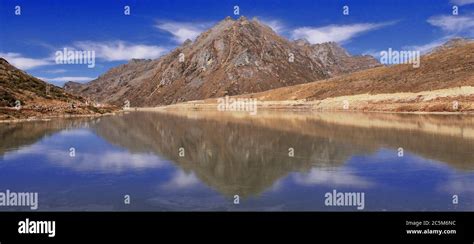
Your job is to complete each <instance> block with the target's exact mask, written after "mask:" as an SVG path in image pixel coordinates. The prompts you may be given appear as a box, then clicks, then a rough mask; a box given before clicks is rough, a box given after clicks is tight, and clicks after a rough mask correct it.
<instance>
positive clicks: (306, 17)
mask: <svg viewBox="0 0 474 244" xmlns="http://www.w3.org/2000/svg"><path fill="white" fill-rule="evenodd" d="M126 5H127V6H130V12H131V14H130V15H129V16H127V15H124V6H126ZM236 5H237V6H239V8H240V9H239V10H240V15H244V16H246V17H248V18H252V17H257V18H259V19H260V20H261V21H262V22H264V23H267V24H268V25H270V26H271V27H272V28H273V29H274V30H275V31H277V32H278V33H279V34H281V35H283V36H285V37H286V38H288V39H290V40H291V39H297V38H306V39H307V40H308V41H310V42H312V43H319V42H324V41H336V42H338V43H339V44H341V45H342V46H343V47H344V48H346V49H347V50H348V51H349V52H350V53H351V54H372V55H377V53H379V52H380V51H381V50H387V49H388V48H392V49H396V50H407V49H408V50H420V51H422V52H424V51H427V50H429V49H430V48H432V47H434V46H437V45H440V44H442V43H443V42H445V41H446V40H448V39H449V38H452V37H454V36H462V37H471V38H472V37H474V0H417V1H413V0H385V1H375V0H372V1H369V0H320V1H317V0H307V1H304V0H300V1H296V0H285V1H277V0H273V1H270V0H259V1H256V0H222V1H217V0H207V1H205V0H201V1H198V0H194V1H191V0H189V1H185V0H156V1H152V0H102V1H98V0H95V1H93V0H82V1H78V0H77V1H72V0H70V1H60V0H0V30H1V32H0V55H1V56H2V57H4V58H6V59H7V60H8V61H9V62H10V63H12V64H13V65H15V66H17V67H19V68H21V69H23V70H26V71H27V72H28V73H30V74H32V75H34V76H37V77H40V78H43V79H44V80H47V81H49V82H51V83H54V84H57V85H62V84H63V83H64V82H65V81H67V80H74V81H79V82H86V81H89V80H91V79H94V78H96V77H97V76H99V75H100V74H103V73H104V72H106V71H107V70H108V69H110V68H112V67H114V66H117V65H119V64H123V63H126V62H127V61H128V60H129V59H131V58H158V57H160V56H161V55H164V54H166V53H167V52H168V51H170V50H172V49H173V48H175V47H177V46H178V45H180V44H181V43H182V41H183V40H185V39H186V38H190V39H193V38H194V37H195V36H196V35H198V34H199V33H200V32H202V31H203V30H205V29H207V28H209V27H211V26H212V25H213V24H215V23H217V22H218V21H220V20H222V19H224V18H225V17H226V16H231V17H234V18H238V17H239V16H235V15H234V6H236ZM344 5H347V6H348V7H349V15H343V6H344ZM453 5H456V6H458V8H459V15H457V16H454V15H453V14H452V11H453ZM16 6H20V7H21V15H15V7H16ZM65 47H67V48H70V49H71V50H93V51H95V54H96V62H95V67H93V68H88V67H87V65H86V64H57V63H56V62H55V60H54V57H55V56H54V54H55V52H56V51H60V50H63V48H65Z"/></svg>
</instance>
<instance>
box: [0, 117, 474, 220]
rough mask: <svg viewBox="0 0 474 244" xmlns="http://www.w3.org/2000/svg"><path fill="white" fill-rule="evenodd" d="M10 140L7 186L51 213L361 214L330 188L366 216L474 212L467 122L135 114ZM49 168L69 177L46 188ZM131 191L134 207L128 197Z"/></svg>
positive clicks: (4, 145)
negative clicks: (336, 200) (331, 198)
mask: <svg viewBox="0 0 474 244" xmlns="http://www.w3.org/2000/svg"><path fill="white" fill-rule="evenodd" d="M0 134H1V135H2V138H4V140H2V142H1V143H0V155H2V156H1V157H2V158H1V160H0V176H6V175H9V176H10V177H2V178H0V186H1V187H2V188H5V187H9V188H13V187H15V186H16V187H20V188H21V187H23V188H28V189H30V188H34V189H38V191H42V192H44V195H46V196H48V197H47V199H46V200H45V201H46V202H47V204H46V207H47V208H48V209H50V210H57V209H65V210H69V209H78V208H79V209H83V210H96V209H100V210H103V209H108V210H322V211H338V210H354V209H351V208H328V207H326V206H324V204H323V202H324V198H323V196H324V193H325V192H327V191H331V190H332V189H338V190H339V189H340V190H347V191H363V192H365V193H366V194H367V197H366V199H367V200H366V201H368V202H367V203H366V210H472V209H474V207H473V203H474V192H473V191H472V189H474V173H473V169H474V161H473V160H474V155H473V154H474V153H473V150H472V149H473V146H474V144H473V143H474V118H473V117H469V116H461V115H459V116H457V115H456V116H453V115H450V116H445V115H436V116H434V115H432V116H427V115H396V114H359V113H282V112H267V113H259V114H258V116H249V115H246V114H244V113H242V114H240V113H215V112H205V111H201V112H187V113H182V112H132V113H126V114H122V115H119V116H109V117H102V118H99V119H63V120H54V121H42V122H29V123H16V124H5V125H2V126H1V127H0ZM70 147H74V148H75V150H76V155H75V157H70V155H69V148H70ZM180 148H183V149H184V156H182V157H181V156H180V155H179V150H180ZM290 148H291V149H293V150H294V157H291V156H290V155H289V149H290ZM399 148H403V151H404V156H403V157H399V155H398V149H399ZM291 149H290V150H291ZM33 163H35V165H32V164H33ZM39 173H46V174H48V175H50V177H52V178H53V179H55V180H56V181H57V182H60V183H64V181H66V182H67V180H65V179H64V176H67V177H68V179H69V180H70V181H71V182H69V184H64V185H61V184H60V185H59V186H54V187H51V186H47V185H45V184H44V183H43V182H42V181H41V180H40V179H39V177H38V176H35V175H37V174H39ZM15 175H16V176H17V177H16V178H15V177H14V176H15ZM22 177H30V178H29V179H31V181H30V184H25V183H20V182H19V180H20V179H21V178H22ZM3 186H5V187H3ZM55 191H61V192H67V194H64V195H58V194H57V193H55ZM100 192H110V193H109V194H103V195H102V196H100V197H98V199H95V198H93V197H92V195H94V194H99V195H100ZM127 192H128V193H130V192H132V193H133V195H134V196H136V197H137V198H138V199H137V200H135V204H133V206H124V205H123V204H122V203H121V202H120V197H121V196H122V195H121V194H124V193H127ZM73 194H75V195H74V196H72V195H73ZM236 194H238V195H239V196H241V197H242V204H240V205H233V204H232V196H234V195H236ZM453 194H460V195H462V198H461V199H462V201H461V202H460V203H459V204H458V205H453V204H452V202H451V199H452V195H453ZM73 200H74V201H73ZM57 201H59V202H63V204H60V203H57ZM46 207H45V208H46ZM43 209H44V208H43ZM0 210H2V209H0Z"/></svg>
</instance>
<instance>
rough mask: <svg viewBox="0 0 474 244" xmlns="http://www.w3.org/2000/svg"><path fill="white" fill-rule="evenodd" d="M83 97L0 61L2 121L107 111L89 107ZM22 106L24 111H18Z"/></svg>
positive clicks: (0, 59) (0, 110)
mask: <svg viewBox="0 0 474 244" xmlns="http://www.w3.org/2000/svg"><path fill="white" fill-rule="evenodd" d="M85 102H86V100H85V99H84V98H82V97H79V96H76V95H72V94H70V93H68V92H66V91H65V90H64V89H62V88H60V87H57V86H54V85H51V84H48V83H46V82H44V81H42V80H40V79H38V78H35V77H33V76H31V75H29V74H27V73H26V72H24V71H22V70H20V69H17V68H16V67H14V66H13V65H11V64H10V63H8V61H7V60H5V59H4V58H0V119H19V118H21V119H23V118H30V117H40V116H57V115H64V114H71V115H72V114H94V113H102V112H105V111H106V110H104V109H99V108H94V107H92V106H89V105H87V104H86V103H85ZM17 105H20V107H18V108H21V109H16V106H17Z"/></svg>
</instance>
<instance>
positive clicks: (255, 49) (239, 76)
mask: <svg viewBox="0 0 474 244" xmlns="http://www.w3.org/2000/svg"><path fill="white" fill-rule="evenodd" d="M378 65H379V63H378V62H377V61H376V60H375V59H374V58H373V57H370V56H360V57H351V56H350V55H349V54H348V53H347V52H346V51H345V50H343V49H342V48H341V47H339V46H338V45H337V44H335V43H325V44H320V45H310V44H309V43H306V42H304V41H301V40H299V41H294V42H291V41H289V40H287V39H285V38H282V37H280V36H279V35H278V34H276V33H275V32H274V31H273V30H272V29H271V28H270V27H268V26H266V25H264V24H262V23H261V22H259V21H258V20H257V19H253V20H248V19H246V18H245V17H241V18H239V19H238V20H233V19H231V18H230V17H227V18H226V19H224V20H223V21H221V22H219V23H218V24H217V25H215V26H214V27H212V28H211V29H209V30H208V31H206V32H204V33H202V34H201V35H200V36H199V37H197V39H196V40H195V41H194V42H191V41H186V42H185V43H183V45H181V46H180V47H178V48H176V49H175V50H173V51H172V52H171V53H169V54H168V55H166V56H163V57H162V58H160V59H157V60H132V61H131V62H129V63H127V64H124V65H121V66H118V67H116V68H113V69H111V70H109V71H108V72H106V73H105V74H104V75H102V76H100V77H99V78H98V79H96V80H94V81H91V82H90V83H88V84H86V85H85V86H84V87H83V88H82V89H80V90H79V91H77V90H75V89H69V88H68V87H66V89H68V90H69V91H71V92H74V93H76V94H80V95H84V96H87V97H89V98H91V99H92V100H96V101H100V102H107V103H113V104H117V105H119V104H123V103H124V102H125V101H126V100H129V101H130V103H131V106H156V105H162V104H171V103H177V102H182V101H189V100H198V99H205V98H211V97H221V96H224V95H237V94H246V93H252V92H260V91H265V90H269V89H274V88H279V87H285V86H290V85H295V84H301V83H307V82H311V81H316V80H321V79H327V78H330V77H334V76H337V75H340V74H344V73H348V72H353V71H356V70H361V69H365V68H370V67H374V66H378Z"/></svg>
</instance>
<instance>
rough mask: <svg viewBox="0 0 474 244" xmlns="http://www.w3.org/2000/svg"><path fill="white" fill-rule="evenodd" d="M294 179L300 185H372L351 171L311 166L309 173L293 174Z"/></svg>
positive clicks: (361, 186) (364, 186) (362, 186)
mask: <svg viewBox="0 0 474 244" xmlns="http://www.w3.org/2000/svg"><path fill="white" fill-rule="evenodd" d="M294 181H295V183H298V184H300V185H329V186H352V187H360V188H366V187H370V186H371V185H372V183H371V182H369V181H367V180H365V179H363V178H361V177H359V176H356V175H353V174H352V173H351V172H346V171H327V170H324V169H319V168H312V169H311V170H310V171H309V173H302V174H297V175H295V176H294Z"/></svg>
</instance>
